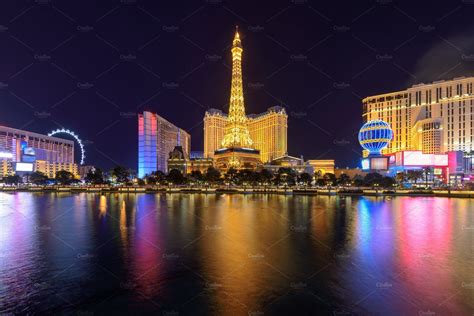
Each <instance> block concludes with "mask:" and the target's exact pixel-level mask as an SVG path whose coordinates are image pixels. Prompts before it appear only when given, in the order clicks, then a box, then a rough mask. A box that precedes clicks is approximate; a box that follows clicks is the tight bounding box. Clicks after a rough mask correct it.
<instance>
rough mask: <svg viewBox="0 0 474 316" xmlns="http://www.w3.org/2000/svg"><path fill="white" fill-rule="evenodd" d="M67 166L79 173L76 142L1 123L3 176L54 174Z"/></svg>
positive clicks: (52, 176) (67, 168) (0, 160)
mask: <svg viewBox="0 0 474 316" xmlns="http://www.w3.org/2000/svg"><path fill="white" fill-rule="evenodd" d="M59 170H66V171H69V172H72V173H73V174H74V175H75V176H77V165H76V164H75V163H74V142H73V141H70V140H66V139H62V138H58V137H52V136H46V135H42V134H38V133H33V132H29V131H23V130H19V129H14V128H10V127H5V126H0V176H1V177H4V176H9V175H13V174H15V173H17V172H33V171H39V172H43V173H45V174H46V175H47V176H48V177H50V178H54V177H55V176H56V172H57V171H59Z"/></svg>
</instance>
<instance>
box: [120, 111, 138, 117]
mask: <svg viewBox="0 0 474 316" xmlns="http://www.w3.org/2000/svg"><path fill="white" fill-rule="evenodd" d="M120 116H121V117H123V118H127V119H130V118H134V117H136V116H137V113H135V112H120Z"/></svg>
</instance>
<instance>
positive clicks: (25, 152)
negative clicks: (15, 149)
mask: <svg viewBox="0 0 474 316" xmlns="http://www.w3.org/2000/svg"><path fill="white" fill-rule="evenodd" d="M23 155H28V156H34V155H35V149H34V148H31V147H26V148H25V149H23Z"/></svg>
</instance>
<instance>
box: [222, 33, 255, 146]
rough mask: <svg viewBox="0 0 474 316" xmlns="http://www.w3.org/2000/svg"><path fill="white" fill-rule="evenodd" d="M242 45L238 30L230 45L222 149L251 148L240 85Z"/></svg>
mask: <svg viewBox="0 0 474 316" xmlns="http://www.w3.org/2000/svg"><path fill="white" fill-rule="evenodd" d="M242 51H243V49H242V44H241V42H240V36H239V32H238V30H236V32H235V37H234V41H233V43H232V84H231V89H230V103H229V104H230V105H229V115H228V118H227V123H226V126H225V129H224V139H223V140H222V147H247V148H253V147H252V144H253V142H252V140H251V139H250V133H249V130H248V128H247V117H246V116H245V103H244V90H243V84H242Z"/></svg>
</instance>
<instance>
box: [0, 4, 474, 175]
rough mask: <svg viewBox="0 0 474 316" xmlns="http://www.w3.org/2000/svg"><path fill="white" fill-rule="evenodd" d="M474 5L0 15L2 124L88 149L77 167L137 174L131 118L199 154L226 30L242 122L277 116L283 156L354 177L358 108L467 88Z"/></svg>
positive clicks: (64, 8)
mask: <svg viewBox="0 0 474 316" xmlns="http://www.w3.org/2000/svg"><path fill="white" fill-rule="evenodd" d="M473 16H474V0H465V1H438V2H436V1H416V2H415V1H404V2H401V1H390V0H379V1H304V0H293V1H266V2H265V1H221V0H208V1H170V0H168V1H140V0H136V1H135V0H122V1H112V0H111V1H108V0H100V1H88V0H81V1H48V0H36V1H22V0H2V1H1V2H0V125H6V126H9V127H15V128H21V129H26V130H31V131H34V132H39V133H48V132H49V131H51V130H53V129H56V128H58V127H65V128H69V129H71V130H73V131H75V132H76V133H77V134H79V136H80V137H81V138H82V139H83V140H84V142H85V144H86V150H87V159H86V163H88V164H94V165H97V166H99V167H103V168H106V169H108V168H110V167H112V166H114V165H116V164H121V165H125V166H128V167H131V168H134V169H136V165H137V113H139V112H141V111H143V110H150V111H154V112H157V113H158V114H159V115H161V116H163V117H165V118H166V119H168V120H169V121H171V122H172V123H174V124H175V125H177V126H179V127H182V128H184V129H186V130H188V131H189V132H190V133H191V136H192V150H196V151H201V150H202V147H203V130H202V128H203V124H202V119H203V115H204V112H205V111H206V109H208V108H218V109H222V110H224V111H225V112H227V109H228V100H229V92H230V74H231V69H230V65H231V60H230V58H231V54H230V45H231V42H232V38H233V35H234V29H235V25H238V26H239V30H240V33H241V37H242V44H243V48H244V57H243V74H244V89H245V98H246V100H245V101H246V110H247V113H260V112H263V111H265V110H266V109H267V108H268V107H270V106H274V105H283V106H284V107H286V109H287V112H288V114H289V120H288V124H289V127H288V151H289V154H290V155H293V156H299V155H304V157H305V158H306V159H324V158H334V159H336V165H337V166H340V167H345V166H356V165H358V158H359V157H360V151H361V150H360V147H359V145H358V143H357V132H358V129H359V127H360V125H361V122H362V118H361V110H362V106H361V99H362V98H364V97H366V96H369V95H374V94H379V93H385V92H391V91H396V90H401V89H405V88H406V87H408V86H411V85H412V84H414V83H419V82H432V81H435V80H440V79H451V78H454V77H458V76H471V75H472V74H473V70H474V40H473V38H474V37H473V36H472V34H473V31H474V28H473V26H474V19H473V18H472V17H473Z"/></svg>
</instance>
